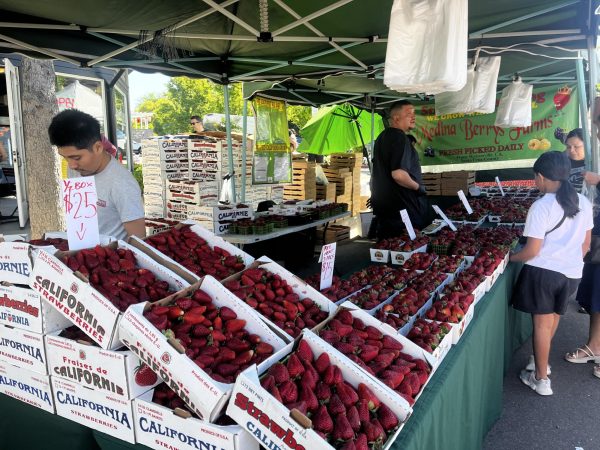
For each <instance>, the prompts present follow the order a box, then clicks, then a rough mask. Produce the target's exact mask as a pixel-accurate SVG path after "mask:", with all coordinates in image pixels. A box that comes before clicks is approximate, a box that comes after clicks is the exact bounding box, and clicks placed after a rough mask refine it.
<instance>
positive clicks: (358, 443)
mask: <svg viewBox="0 0 600 450" xmlns="http://www.w3.org/2000/svg"><path fill="white" fill-rule="evenodd" d="M354 448H355V450H369V443H368V442H367V435H366V434H364V433H360V434H359V435H357V436H356V439H355V440H354Z"/></svg>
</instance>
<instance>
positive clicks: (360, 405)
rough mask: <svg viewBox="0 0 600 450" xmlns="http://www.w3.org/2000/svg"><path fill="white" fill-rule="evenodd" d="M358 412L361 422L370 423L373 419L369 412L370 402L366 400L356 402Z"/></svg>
mask: <svg viewBox="0 0 600 450" xmlns="http://www.w3.org/2000/svg"><path fill="white" fill-rule="evenodd" d="M356 410H357V411H358V417H359V419H360V421H361V422H368V421H369V420H370V419H369V418H370V417H371V414H370V412H369V402H367V401H364V400H359V401H358V402H356Z"/></svg>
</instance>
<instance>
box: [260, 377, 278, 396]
mask: <svg viewBox="0 0 600 450" xmlns="http://www.w3.org/2000/svg"><path fill="white" fill-rule="evenodd" d="M260 385H261V386H262V387H263V388H264V389H265V390H266V391H268V392H270V390H271V388H272V387H273V386H275V378H274V377H273V375H267V376H266V377H264V378H263V379H262V380H260Z"/></svg>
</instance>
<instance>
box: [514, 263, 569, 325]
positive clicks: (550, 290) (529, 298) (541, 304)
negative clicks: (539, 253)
mask: <svg viewBox="0 0 600 450" xmlns="http://www.w3.org/2000/svg"><path fill="white" fill-rule="evenodd" d="M579 281H580V279H579V278H577V279H573V278H567V277H566V276H564V275H563V274H562V273H560V272H555V271H554V270H549V269H542V268H540V267H534V266H530V265H528V264H525V265H524V266H523V269H521V273H520V274H519V278H518V279H517V283H516V284H515V290H514V292H513V296H512V305H513V307H514V308H515V309H518V310H519V311H523V312H526V313H531V314H552V313H555V314H564V313H565V311H566V310H567V302H568V301H569V299H570V298H572V297H573V296H574V295H575V293H576V292H577V287H578V286H579Z"/></svg>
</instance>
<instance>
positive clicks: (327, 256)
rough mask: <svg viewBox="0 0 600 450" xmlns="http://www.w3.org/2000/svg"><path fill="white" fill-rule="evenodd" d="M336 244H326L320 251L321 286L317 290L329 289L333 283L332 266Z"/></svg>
mask: <svg viewBox="0 0 600 450" xmlns="http://www.w3.org/2000/svg"><path fill="white" fill-rule="evenodd" d="M335 249H336V243H335V242H333V243H331V244H326V245H324V246H323V248H322V249H321V258H320V259H321V284H320V287H319V289H320V290H323V289H327V288H328V287H331V283H332V281H333V265H334V263H335Z"/></svg>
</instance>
